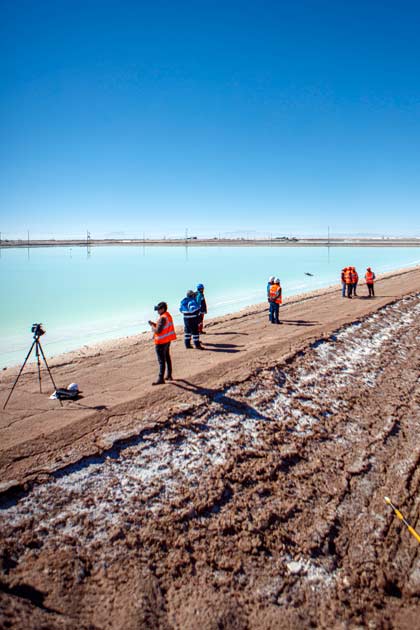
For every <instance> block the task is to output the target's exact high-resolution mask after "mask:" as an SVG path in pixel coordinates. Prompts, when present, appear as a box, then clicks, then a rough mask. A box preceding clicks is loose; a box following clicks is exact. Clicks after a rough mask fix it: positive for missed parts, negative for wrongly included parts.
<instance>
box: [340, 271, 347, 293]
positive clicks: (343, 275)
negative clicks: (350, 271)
mask: <svg viewBox="0 0 420 630" xmlns="http://www.w3.org/2000/svg"><path fill="white" fill-rule="evenodd" d="M346 271H347V267H344V268H343V269H342V270H341V297H346Z"/></svg>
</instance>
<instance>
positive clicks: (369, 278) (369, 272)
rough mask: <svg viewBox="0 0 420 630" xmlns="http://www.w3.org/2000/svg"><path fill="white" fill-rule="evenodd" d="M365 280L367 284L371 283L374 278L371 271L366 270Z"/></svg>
mask: <svg viewBox="0 0 420 630" xmlns="http://www.w3.org/2000/svg"><path fill="white" fill-rule="evenodd" d="M365 280H366V282H367V284H373V281H374V280H375V274H374V273H373V271H366V273H365Z"/></svg>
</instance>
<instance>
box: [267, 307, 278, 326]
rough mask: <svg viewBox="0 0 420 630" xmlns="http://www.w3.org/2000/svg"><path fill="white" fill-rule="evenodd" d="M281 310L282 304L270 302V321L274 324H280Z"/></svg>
mask: <svg viewBox="0 0 420 630" xmlns="http://www.w3.org/2000/svg"><path fill="white" fill-rule="evenodd" d="M279 311H280V304H277V302H270V315H269V316H270V322H271V323H272V324H278V323H279Z"/></svg>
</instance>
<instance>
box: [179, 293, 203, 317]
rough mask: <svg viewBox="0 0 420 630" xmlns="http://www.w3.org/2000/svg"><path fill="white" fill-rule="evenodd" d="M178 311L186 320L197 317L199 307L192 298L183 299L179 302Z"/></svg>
mask: <svg viewBox="0 0 420 630" xmlns="http://www.w3.org/2000/svg"><path fill="white" fill-rule="evenodd" d="M179 310H180V311H181V313H182V314H183V316H184V317H186V318H187V319H189V318H192V317H197V315H198V314H199V313H200V307H199V306H198V304H197V302H196V301H195V299H194V298H193V297H184V299H183V300H181V305H180V307H179Z"/></svg>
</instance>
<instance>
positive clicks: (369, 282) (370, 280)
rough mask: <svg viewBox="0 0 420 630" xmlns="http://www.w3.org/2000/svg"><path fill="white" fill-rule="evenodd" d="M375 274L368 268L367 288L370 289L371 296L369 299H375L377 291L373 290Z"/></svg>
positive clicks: (366, 274) (366, 275)
mask: <svg viewBox="0 0 420 630" xmlns="http://www.w3.org/2000/svg"><path fill="white" fill-rule="evenodd" d="M375 277H376V276H375V274H374V273H373V271H372V269H371V268H370V267H368V268H367V269H366V273H365V280H366V286H367V288H368V291H369V296H368V297H375V291H374V289H373V283H374V281H375Z"/></svg>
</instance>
